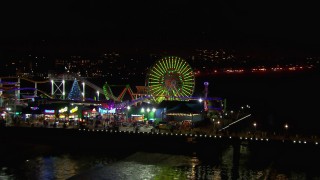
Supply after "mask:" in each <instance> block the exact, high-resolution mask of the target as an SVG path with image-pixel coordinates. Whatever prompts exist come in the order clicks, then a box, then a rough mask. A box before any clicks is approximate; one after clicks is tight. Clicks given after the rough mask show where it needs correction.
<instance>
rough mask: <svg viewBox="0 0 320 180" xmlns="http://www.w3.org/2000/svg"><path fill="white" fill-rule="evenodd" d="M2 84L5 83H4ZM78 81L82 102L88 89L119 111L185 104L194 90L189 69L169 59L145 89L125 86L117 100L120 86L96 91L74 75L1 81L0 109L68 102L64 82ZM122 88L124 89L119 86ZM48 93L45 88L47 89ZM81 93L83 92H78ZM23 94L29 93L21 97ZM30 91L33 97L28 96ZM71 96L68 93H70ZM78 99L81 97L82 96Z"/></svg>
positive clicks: (155, 68)
mask: <svg viewBox="0 0 320 180" xmlns="http://www.w3.org/2000/svg"><path fill="white" fill-rule="evenodd" d="M10 79H17V81H13V82H11V81H9V80H10ZM4 80H5V81H4ZM21 80H24V81H27V82H29V83H30V82H31V83H34V87H21V86H22V85H21ZM67 81H79V82H81V83H80V84H81V85H82V88H80V87H79V90H80V92H81V95H82V97H81V99H82V100H83V101H85V100H86V97H85V96H86V89H85V85H87V86H89V87H90V88H92V89H93V90H95V91H96V92H97V98H96V100H97V101H99V100H100V99H102V98H100V99H99V94H100V93H103V95H104V97H105V99H106V100H113V101H114V102H115V104H118V105H119V107H125V106H130V105H133V104H137V103H139V102H144V101H147V102H152V103H157V104H159V103H160V102H162V101H163V100H169V101H172V100H175V101H186V100H190V99H194V98H192V95H193V93H194V89H195V76H194V72H193V70H192V68H191V67H190V65H189V64H188V63H187V62H186V61H185V60H184V59H182V58H179V57H175V56H169V57H164V58H162V59H160V60H158V61H157V62H156V63H154V65H153V66H152V67H151V68H150V69H149V72H148V73H147V77H146V86H136V88H137V92H136V93H135V92H133V91H132V89H131V87H130V86H129V85H124V88H123V90H122V91H121V93H120V95H118V96H116V95H115V94H114V93H113V91H112V88H114V87H121V85H110V84H108V83H107V82H105V84H104V85H103V87H102V88H101V87H99V86H97V85H95V84H93V83H91V82H89V81H88V80H87V79H85V78H83V77H81V76H79V75H77V74H62V75H60V76H51V77H48V80H44V81H35V80H31V79H28V78H24V77H0V97H1V99H0V106H1V107H3V106H4V104H3V103H5V102H6V100H8V99H11V100H12V101H13V103H15V104H19V103H21V102H23V100H28V99H32V98H35V97H39V96H38V93H41V94H42V95H41V96H42V97H44V96H45V97H46V98H50V99H62V100H65V99H67V97H68V96H67V94H68V93H67V92H66V82H67ZM48 83H50V85H51V92H50V93H46V92H45V91H41V90H40V89H39V88H38V85H39V84H47V85H48ZM208 84H209V83H207V82H206V83H205V84H204V85H205V90H206V94H205V97H203V98H204V99H203V98H202V99H203V100H205V101H204V108H205V110H208V101H207V99H208V97H207V91H208ZM122 87H123V85H122ZM47 89H48V88H47ZM81 89H82V90H81ZM22 91H23V92H29V93H25V94H23V93H22ZM30 91H32V93H30ZM69 93H70V92H69ZM126 93H128V94H129V97H130V99H129V100H126V101H125V100H124V99H123V98H124V95H125V94H126ZM81 95H80V96H81Z"/></svg>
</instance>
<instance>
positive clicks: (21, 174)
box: [0, 146, 320, 180]
mask: <svg viewBox="0 0 320 180" xmlns="http://www.w3.org/2000/svg"><path fill="white" fill-rule="evenodd" d="M240 151H241V155H240V157H239V159H235V158H234V156H233V148H232V147H231V146H230V147H228V148H226V149H224V150H223V151H222V153H221V154H211V155H208V156H205V157H201V156H198V154H196V153H194V154H192V155H173V154H161V153H147V152H135V153H133V154H131V155H129V156H126V157H125V158H123V157H121V156H117V155H114V154H109V153H106V154H103V153H102V154H101V153H99V154H96V153H88V154H76V153H65V154H58V155H52V154H51V155H38V156H34V157H31V158H28V159H24V160H23V161H22V160H21V159H20V160H17V159H11V161H12V162H11V163H6V162H1V163H0V168H1V169H0V179H57V180H60V179H61V180H62V179H68V178H70V180H71V179H72V180H77V179H112V180H114V179H130V180H135V179H137V180H140V179H143V180H149V179H150V180H151V179H152V180H162V179H177V180H180V179H191V180H193V179H214V180H216V179H217V180H219V179H299V180H300V179H301V180H303V179H319V178H320V175H319V172H315V171H317V170H315V171H312V170H310V171H309V170H307V169H301V167H303V166H304V165H303V164H300V163H294V164H293V166H297V167H295V168H292V167H290V163H291V162H290V161H288V158H289V156H288V157H284V158H283V159H282V155H281V158H279V157H280V156H279V155H275V156H273V155H274V154H273V152H270V149H267V150H265V151H264V150H260V151H257V152H252V151H251V150H250V149H248V148H247V147H244V146H241V149H240ZM270 154H271V155H270ZM271 156H272V157H273V158H270V157H271ZM274 158H278V159H274ZM284 161H286V162H284ZM299 164H300V165H299ZM299 169H300V170H299Z"/></svg>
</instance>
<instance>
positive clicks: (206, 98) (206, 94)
mask: <svg viewBox="0 0 320 180" xmlns="http://www.w3.org/2000/svg"><path fill="white" fill-rule="evenodd" d="M208 86H209V82H204V102H203V107H204V112H208Z"/></svg>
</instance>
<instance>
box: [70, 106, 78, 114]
mask: <svg viewBox="0 0 320 180" xmlns="http://www.w3.org/2000/svg"><path fill="white" fill-rule="evenodd" d="M77 111H78V106H76V107H75V108H73V109H70V113H75V112H77Z"/></svg>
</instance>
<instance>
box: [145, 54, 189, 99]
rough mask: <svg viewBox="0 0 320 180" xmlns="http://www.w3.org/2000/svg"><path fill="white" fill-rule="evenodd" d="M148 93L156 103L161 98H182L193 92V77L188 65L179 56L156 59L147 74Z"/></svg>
mask: <svg viewBox="0 0 320 180" xmlns="http://www.w3.org/2000/svg"><path fill="white" fill-rule="evenodd" d="M147 83H148V88H149V94H150V95H152V97H153V99H154V101H155V102H156V103H160V102H161V101H163V100H184V99H187V98H189V97H190V96H191V95H192V94H193V92H194V86H195V77H194V73H193V71H192V69H191V67H190V65H189V64H188V63H187V62H186V61H185V60H184V59H181V58H179V57H175V56H170V57H164V58H162V59H160V60H158V61H157V62H156V63H155V64H154V65H153V66H152V67H151V69H150V70H149V73H148V76H147Z"/></svg>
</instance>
